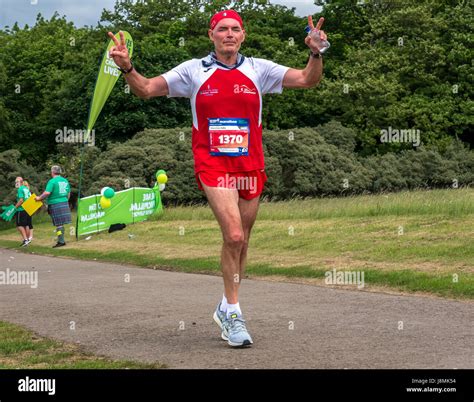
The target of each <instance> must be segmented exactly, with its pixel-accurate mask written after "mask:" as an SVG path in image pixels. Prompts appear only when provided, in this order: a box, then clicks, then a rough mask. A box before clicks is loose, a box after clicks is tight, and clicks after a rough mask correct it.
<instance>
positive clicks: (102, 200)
mask: <svg viewBox="0 0 474 402" xmlns="http://www.w3.org/2000/svg"><path fill="white" fill-rule="evenodd" d="M110 205H112V201H110V199H109V198H105V197H103V196H102V197H100V206H101V207H102V209H107V208H108V207H110Z"/></svg>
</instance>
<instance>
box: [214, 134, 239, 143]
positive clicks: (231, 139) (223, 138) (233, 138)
mask: <svg viewBox="0 0 474 402" xmlns="http://www.w3.org/2000/svg"><path fill="white" fill-rule="evenodd" d="M243 141H244V137H243V136H242V135H240V134H237V135H234V134H222V135H220V136H219V142H220V143H221V144H242V142H243Z"/></svg>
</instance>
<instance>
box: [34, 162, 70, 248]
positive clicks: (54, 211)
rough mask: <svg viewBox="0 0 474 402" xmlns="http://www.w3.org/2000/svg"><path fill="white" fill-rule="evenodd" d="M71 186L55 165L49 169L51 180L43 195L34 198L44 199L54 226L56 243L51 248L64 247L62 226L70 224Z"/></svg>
mask: <svg viewBox="0 0 474 402" xmlns="http://www.w3.org/2000/svg"><path fill="white" fill-rule="evenodd" d="M70 194H71V186H70V185H69V181H68V180H67V179H65V178H64V177H62V176H61V168H60V167H59V166H57V165H55V166H52V167H51V179H50V180H49V181H48V183H47V184H46V189H45V190H44V192H43V194H41V195H40V196H38V197H36V201H42V200H44V199H46V202H47V203H48V213H49V215H50V216H51V219H52V221H53V225H54V226H56V234H57V236H58V241H57V243H56V244H55V245H54V246H53V248H56V247H62V246H65V245H66V241H65V240H64V225H66V224H68V223H71V210H70V209H69V196H70Z"/></svg>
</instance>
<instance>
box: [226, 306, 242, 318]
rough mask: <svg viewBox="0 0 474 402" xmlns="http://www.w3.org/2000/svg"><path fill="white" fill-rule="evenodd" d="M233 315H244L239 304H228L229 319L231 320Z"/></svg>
mask: <svg viewBox="0 0 474 402" xmlns="http://www.w3.org/2000/svg"><path fill="white" fill-rule="evenodd" d="M232 313H239V315H242V311H241V310H240V304H239V303H236V304H227V318H229V317H230V315H231V314H232Z"/></svg>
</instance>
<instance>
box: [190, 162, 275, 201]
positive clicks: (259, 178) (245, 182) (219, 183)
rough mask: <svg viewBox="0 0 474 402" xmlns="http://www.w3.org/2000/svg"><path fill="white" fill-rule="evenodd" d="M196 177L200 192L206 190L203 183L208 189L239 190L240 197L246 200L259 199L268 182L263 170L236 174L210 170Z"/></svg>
mask: <svg viewBox="0 0 474 402" xmlns="http://www.w3.org/2000/svg"><path fill="white" fill-rule="evenodd" d="M195 176H196V181H197V183H198V186H199V190H204V189H203V187H202V183H204V184H205V185H206V186H208V187H220V188H229V189H237V190H238V191H239V197H240V198H243V199H244V200H251V199H253V198H256V197H259V196H260V194H262V191H263V188H264V186H265V183H266V182H267V180H268V178H267V175H266V174H265V170H263V169H262V170H252V171H250V172H234V173H228V172H219V171H215V170H208V171H202V172H197V173H196V174H195ZM201 181H202V183H201Z"/></svg>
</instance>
